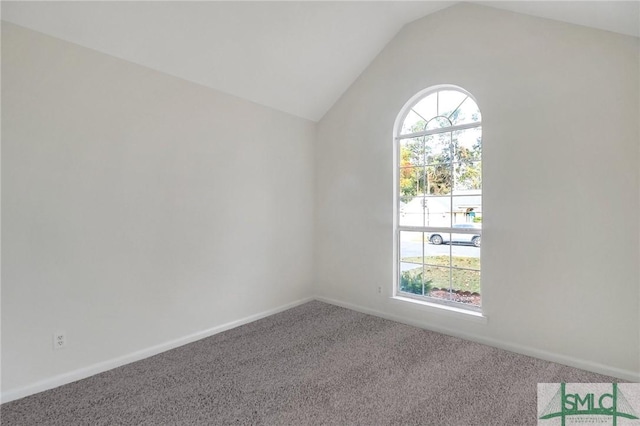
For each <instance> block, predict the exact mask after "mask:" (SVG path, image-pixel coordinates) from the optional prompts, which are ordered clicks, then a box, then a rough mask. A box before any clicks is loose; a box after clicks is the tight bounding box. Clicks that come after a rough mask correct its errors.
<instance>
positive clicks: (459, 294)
mask: <svg viewBox="0 0 640 426" xmlns="http://www.w3.org/2000/svg"><path fill="white" fill-rule="evenodd" d="M451 277H452V291H453V292H452V294H451V297H452V298H451V300H453V301H455V302H460V303H467V304H471V305H474V306H480V297H479V295H480V271H466V270H461V269H456V268H453V269H452V270H451Z"/></svg>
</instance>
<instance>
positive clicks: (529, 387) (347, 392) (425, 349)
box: [0, 302, 615, 426]
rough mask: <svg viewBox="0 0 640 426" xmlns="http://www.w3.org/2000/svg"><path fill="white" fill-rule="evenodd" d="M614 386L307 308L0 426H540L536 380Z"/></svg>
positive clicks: (94, 382)
mask: <svg viewBox="0 0 640 426" xmlns="http://www.w3.org/2000/svg"><path fill="white" fill-rule="evenodd" d="M611 381H615V380H614V379H612V378H610V377H607V376H602V375H598V374H594V373H589V372H586V371H582V370H577V369H574V368H570V367H565V366H562V365H558V364H553V363H550V362H546V361H541V360H538V359H534V358H530V357H526V356H522V355H517V354H514V353H511V352H506V351H503V350H500V349H495V348H491V347H489V346H484V345H480V344H477V343H472V342H468V341H465V340H461V339H457V338H453V337H448V336H445V335H442V334H438V333H433V332H430V331H425V330H422V329H419V328H415V327H410V326H406V325H403V324H398V323H395V322H392V321H387V320H384V319H380V318H376V317H372V316H369V315H364V314H361V313H358V312H354V311H351V310H348V309H343V308H340V307H336V306H333V305H329V304H325V303H321V302H310V303H307V304H305V305H302V306H299V307H297V308H294V309H291V310H288V311H286V312H283V313H280V314H277V315H274V316H271V317H269V318H265V319H262V320H259V321H256V322H254V323H251V324H248V325H245V326H242V327H239V328H236V329H233V330H229V331H226V332H224V333H221V334H218V335H215V336H212V337H209V338H207V339H204V340H201V341H198V342H195V343H192V344H189V345H186V346H183V347H180V348H177V349H174V350H171V351H168V352H165V353H163V354H160V355H157V356H154V357H152V358H148V359H145V360H143V361H139V362H136V363H133V364H129V365H126V366H123V367H120V368H117V369H114V370H111V371H108V372H105V373H102V374H99V375H96V376H93V377H90V378H88V379H85V380H81V381H79V382H75V383H71V384H69V385H66V386H62V387H59V388H57V389H52V390H50V391H46V392H43V393H40V394H37V395H33V396H30V397H27V398H23V399H20V400H17V401H13V402H9V403H6V404H4V405H2V407H1V411H0V415H1V421H2V425H3V426H4V425H22V426H24V425H65V426H66V425H89V424H90V425H134V424H135V425H139V424H142V425H228V424H233V425H307V424H314V425H324V424H330V425H351V424H354V425H355V424H358V425H390V424H393V425H521V424H536V385H537V383H538V382H611Z"/></svg>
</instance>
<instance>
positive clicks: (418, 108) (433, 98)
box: [412, 93, 438, 120]
mask: <svg viewBox="0 0 640 426" xmlns="http://www.w3.org/2000/svg"><path fill="white" fill-rule="evenodd" d="M437 102H438V101H437V95H436V94H435V93H432V94H430V95H429V96H427V97H426V98H424V99H422V100H420V101H419V102H418V103H417V104H415V105H414V106H413V108H412V109H413V111H415V112H416V113H418V114H419V115H421V116H422V117H423V118H424V119H425V120H430V119H432V118H433V117H435V116H436V115H438V104H437Z"/></svg>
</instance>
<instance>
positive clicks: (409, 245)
mask: <svg viewBox="0 0 640 426" xmlns="http://www.w3.org/2000/svg"><path fill="white" fill-rule="evenodd" d="M424 250H425V255H426V256H438V255H446V256H448V255H449V253H450V252H451V253H452V254H453V255H454V256H463V257H480V247H474V246H472V245H465V244H453V245H449V244H440V245H438V246H435V245H433V244H429V243H425V245H424ZM420 256H422V243H421V242H419V241H415V242H414V241H403V242H402V243H401V244H400V257H401V258H403V257H420ZM419 267H420V266H418V265H416V264H415V263H401V264H400V270H401V271H403V272H404V271H408V270H410V269H414V268H419Z"/></svg>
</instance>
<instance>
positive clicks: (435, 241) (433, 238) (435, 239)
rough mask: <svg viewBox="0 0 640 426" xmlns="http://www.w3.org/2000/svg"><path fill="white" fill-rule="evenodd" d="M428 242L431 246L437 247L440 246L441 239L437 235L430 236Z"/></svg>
mask: <svg viewBox="0 0 640 426" xmlns="http://www.w3.org/2000/svg"><path fill="white" fill-rule="evenodd" d="M430 241H431V244H435V245H437V246H438V245H440V244H442V237H441V236H440V235H438V234H436V235H432V236H431V239H430Z"/></svg>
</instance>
